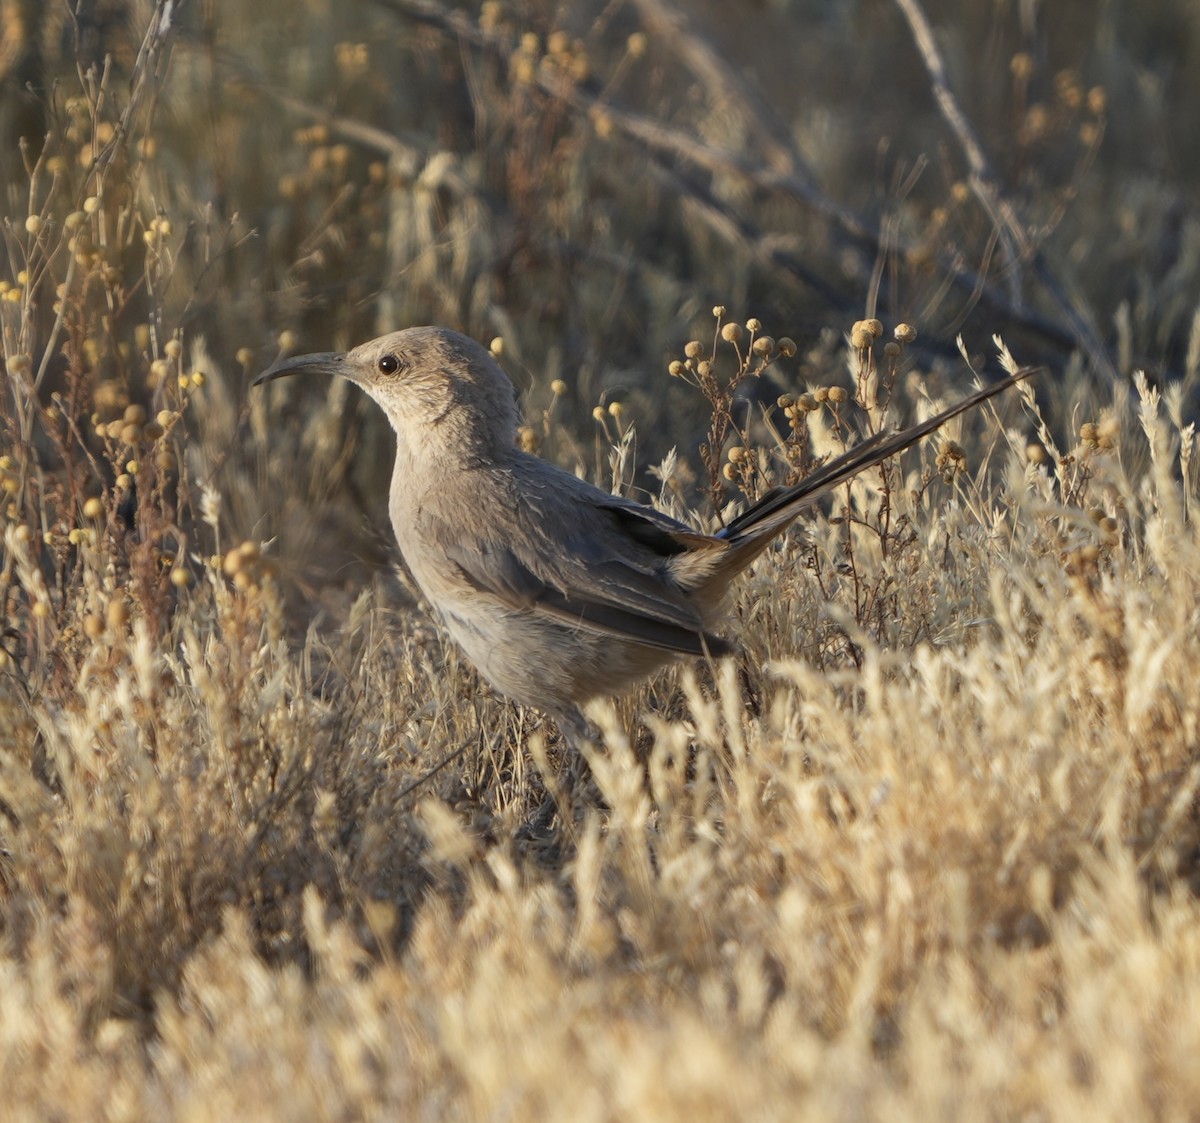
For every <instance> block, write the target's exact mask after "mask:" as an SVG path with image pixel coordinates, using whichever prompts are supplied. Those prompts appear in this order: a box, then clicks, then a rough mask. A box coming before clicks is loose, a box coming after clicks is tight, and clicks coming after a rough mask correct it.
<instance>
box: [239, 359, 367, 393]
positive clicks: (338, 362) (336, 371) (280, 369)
mask: <svg viewBox="0 0 1200 1123" xmlns="http://www.w3.org/2000/svg"><path fill="white" fill-rule="evenodd" d="M292 374H325V375H340V376H341V377H342V378H349V377H350V374H351V372H350V364H349V363H347V362H346V354H345V352H344V351H322V352H320V353H318V354H315V355H296V356H295V357H294V358H291V359H281V360H280V361H279V362H277V363H276V364H275V365H274V366H272V367H270V368H268V369H267V370H264V371H263V372H262V374H260V375H259V376H258V377H257V378H255V379H254V381H253V382H252V383H250V385H251V386H261V385H262V384H263V383H264V382H272V381H274V380H275V379H276V378H287V377H288V376H289V375H292Z"/></svg>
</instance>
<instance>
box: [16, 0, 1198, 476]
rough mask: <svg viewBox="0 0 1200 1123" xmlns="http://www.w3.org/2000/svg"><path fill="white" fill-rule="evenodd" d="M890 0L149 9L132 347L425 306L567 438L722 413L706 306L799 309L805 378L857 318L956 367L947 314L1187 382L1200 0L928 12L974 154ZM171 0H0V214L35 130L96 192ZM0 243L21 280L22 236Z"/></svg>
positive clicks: (256, 333) (665, 431) (335, 322)
mask: <svg viewBox="0 0 1200 1123" xmlns="http://www.w3.org/2000/svg"><path fill="white" fill-rule="evenodd" d="M902 9H903V5H898V4H897V3H894V2H893V0H847V2H844V3H829V2H819V0H775V2H747V3H741V4H736V5H730V4H726V3H716V2H712V3H708V2H703V0H692V2H689V3H686V4H678V3H667V2H663V0H628V2H625V3H618V2H613V0H603V2H601V0H576V2H572V3H562V2H558V3H552V2H541V0H521V2H511V3H496V2H491V3H482V4H460V5H454V4H451V3H439V2H436V0H356V2H353V3H338V4H333V3H324V2H317V0H311V2H307V3H293V2H287V3H283V2H276V0H262V2H260V3H256V4H252V5H247V4H234V3H223V2H221V0H206V2H204V3H201V2H190V3H189V2H181V3H177V4H173V5H167V6H165V7H164V6H163V5H159V6H158V9H157V11H158V17H157V18H159V19H160V20H162V19H163V18H164V17H166V18H169V23H170V27H169V31H168V33H167V34H166V35H164V36H163V39H162V42H161V43H160V44H159V50H160V53H161V54H162V55H163V57H164V60H165V57H166V55H167V54H168V53H169V76H168V75H164V80H163V81H161V83H160V85H159V86H157V87H156V88H155V89H154V91H153V92H152V93H150V94H148V96H147V97H146V100H145V105H144V106H143V107H142V110H141V114H140V116H139V117H138V118H137V119H136V120H135V121H134V122H133V123H132V127H133V129H134V130H135V131H137V130H142V131H145V130H149V129H151V128H152V138H151V140H150V142H149V143H148V144H142V145H141V147H140V148H137V147H135V148H134V150H133V154H132V157H131V160H132V164H133V166H131V167H130V168H129V169H128V175H127V185H128V191H129V192H130V193H131V196H133V197H134V198H135V199H136V203H135V210H137V212H138V214H139V215H140V220H139V221H134V222H131V223H128V224H126V226H125V227H124V229H123V232H124V235H125V237H126V239H127V240H128V245H127V246H126V247H123V248H122V252H120V253H119V254H116V253H113V252H110V253H109V255H108V258H107V259H106V266H107V268H108V269H109V270H110V275H109V276H108V278H107V280H106V281H105V282H104V283H105V284H107V285H109V286H110V288H112V289H113V290H114V291H116V292H118V295H117V297H116V303H115V305H114V307H117V308H119V314H118V316H117V317H115V318H114V321H113V322H112V323H111V325H110V326H109V329H108V330H109V334H110V336H111V352H112V355H113V356H117V354H118V352H119V349H120V344H121V342H122V341H123V340H128V339H129V338H131V332H132V328H133V325H134V324H135V323H141V322H153V323H154V324H155V326H156V327H157V329H158V332H159V333H160V334H162V335H165V336H169V335H171V334H174V333H176V332H182V333H186V335H187V336H189V337H203V338H204V340H205V341H206V348H207V352H208V354H209V355H210V356H211V364H212V366H213V368H214V369H215V370H217V371H220V372H223V377H224V379H226V380H227V381H228V382H229V384H230V386H231V387H232V388H233V389H234V393H235V396H236V397H239V398H240V395H241V392H242V391H241V388H242V385H243V383H244V379H245V376H246V374H247V372H248V370H250V369H254V368H258V367H261V366H263V365H265V364H267V363H268V362H269V361H270V360H271V359H272V358H274V356H275V354H276V352H277V347H278V343H277V340H278V337H279V335H280V333H281V332H284V331H287V332H289V333H291V335H290V337H289V338H290V339H291V340H292V346H295V347H297V348H299V349H302V350H328V349H332V348H342V347H346V346H349V345H352V344H353V343H355V342H359V341H361V340H362V339H364V338H368V337H370V336H373V335H375V334H379V333H380V332H382V331H384V330H391V329H393V328H396V327H400V326H405V325H409V324H415V323H426V322H429V323H439V324H444V325H446V326H451V327H454V328H457V329H459V330H462V331H465V332H467V333H469V334H472V335H475V336H477V337H480V338H483V339H485V340H486V339H489V338H491V337H493V336H496V335H501V336H503V337H504V340H505V344H506V348H507V350H506V355H507V361H508V365H509V369H510V370H511V371H512V373H513V374H514V377H515V379H516V380H517V381H519V382H524V383H525V384H526V386H527V387H529V388H530V392H531V396H532V397H531V400H532V402H533V403H534V404H535V405H537V406H544V405H545V403H546V400H547V398H548V394H549V392H548V390H547V387H548V386H549V384H550V382H551V381H552V380H553V379H555V378H558V377H562V378H565V379H566V380H567V382H568V387H569V397H568V400H567V403H566V404H567V405H569V406H570V407H572V414H571V416H572V417H573V418H574V427H575V429H576V431H577V432H581V433H588V434H589V435H590V433H591V421H590V418H589V414H590V413H591V411H592V409H593V408H594V407H595V405H596V404H597V403H598V402H606V401H607V400H609V399H611V398H613V397H622V398H625V399H627V400H628V401H629V404H630V405H631V406H632V407H633V414H634V416H636V418H637V421H638V426H639V430H640V435H641V439H642V441H643V442H644V443H645V444H646V445H647V447H648V449H649V451H650V455H649V456H648V459H650V460H654V459H656V458H657V456H658V455H660V454H661V453H662V452H663V451H665V449H666V448H667V447H669V446H670V445H671V444H673V443H675V442H676V441H681V440H682V443H683V446H684V447H685V448H687V447H689V444H690V442H689V440H688V438H690V437H694V435H695V434H696V432H697V431H698V426H699V425H700V424H701V423H702V421H703V419H704V416H705V414H704V410H703V406H704V403H702V402H700V401H698V400H696V396H694V395H692V394H691V393H690V392H689V390H688V388H687V387H685V386H682V385H679V384H678V383H672V382H669V381H668V380H667V378H666V377H665V369H666V365H667V362H668V361H669V359H671V358H674V357H676V355H677V354H678V351H679V349H680V347H681V345H682V343H683V341H685V340H686V339H689V338H691V337H692V336H693V335H696V334H700V335H701V337H704V333H706V332H709V331H710V330H711V320H710V318H709V310H710V308H711V307H712V306H713V305H714V304H725V305H727V306H728V307H729V308H730V310H731V313H732V314H733V315H735V316H738V315H743V316H744V315H757V316H760V317H761V318H763V320H764V321H765V322H767V323H768V324H769V325H770V327H771V329H772V330H775V331H776V332H778V333H779V334H788V335H791V336H794V337H796V338H797V340H798V341H799V342H800V345H801V361H800V363H799V370H798V371H795V372H788V374H787V375H786V376H780V378H781V381H784V382H787V381H791V382H792V385H789V386H786V387H785V388H787V389H793V388H795V386H796V385H798V384H799V383H800V382H802V381H803V380H804V379H805V378H810V379H811V378H812V377H813V376H815V375H820V374H827V373H828V371H829V369H835V370H836V369H837V366H838V364H839V362H840V359H839V358H838V353H839V350H840V346H841V339H842V336H843V334H844V333H845V332H846V331H847V330H848V328H849V325H850V324H851V323H852V322H853V321H854V320H856V319H858V318H860V317H862V316H864V315H873V316H878V317H879V318H881V319H882V320H883V321H884V322H885V323H887V324H889V325H891V324H894V323H896V322H900V321H907V322H911V323H913V324H914V325H916V327H917V328H918V330H919V332H920V347H919V350H918V351H917V352H916V353H915V355H914V362H915V363H917V364H918V365H920V366H921V367H922V368H923V369H927V368H930V367H934V366H938V365H939V364H942V365H944V364H945V361H946V360H947V359H948V360H949V362H950V364H951V366H952V368H953V371H954V373H953V378H954V379H955V380H962V379H964V378H965V372H964V371H963V370H962V369H961V366H959V365H957V364H958V360H957V351H956V346H955V342H954V340H955V336H956V334H957V333H959V332H961V333H962V335H963V338H964V342H965V347H966V349H967V350H968V352H969V353H970V354H971V355H972V356H983V355H985V354H987V353H988V352H989V351H990V349H991V344H990V339H991V336H992V335H993V333H995V332H1000V333H1002V334H1003V335H1004V336H1005V339H1006V341H1007V342H1008V343H1009V345H1010V346H1011V347H1012V348H1013V349H1014V351H1015V352H1016V353H1017V354H1018V355H1019V357H1020V358H1021V359H1022V360H1023V361H1026V362H1045V363H1046V364H1047V365H1048V366H1049V367H1050V369H1051V371H1052V372H1053V378H1052V380H1051V381H1059V382H1061V381H1063V380H1065V379H1070V381H1072V382H1074V380H1075V379H1074V378H1073V377H1071V376H1072V375H1078V374H1080V373H1086V374H1087V375H1088V376H1089V377H1091V378H1093V379H1094V380H1095V381H1096V382H1099V383H1100V384H1101V385H1103V384H1104V383H1106V382H1108V381H1111V379H1112V378H1113V377H1114V375H1117V374H1128V373H1129V372H1130V370H1131V369H1132V368H1133V367H1135V366H1144V367H1147V368H1148V369H1149V370H1150V372H1151V373H1152V375H1154V376H1156V377H1163V378H1167V377H1173V378H1186V379H1187V380H1188V381H1189V384H1190V382H1191V381H1192V380H1194V378H1195V372H1196V368H1197V354H1196V353H1197V351H1198V350H1200V348H1198V347H1197V343H1196V340H1197V332H1196V330H1195V324H1196V310H1197V304H1198V297H1200V278H1198V272H1200V253H1198V251H1200V239H1198V233H1197V223H1196V219H1195V215H1194V213H1193V211H1194V206H1195V201H1196V184H1197V170H1198V169H1197V162H1198V161H1200V152H1198V151H1197V148H1196V145H1195V144H1194V143H1192V138H1193V137H1194V136H1195V135H1196V133H1197V127H1198V125H1200V121H1197V116H1198V114H1200V95H1198V93H1197V90H1196V83H1195V81H1194V77H1193V76H1194V73H1195V63H1196V55H1197V52H1198V51H1200V11H1198V10H1197V8H1196V6H1195V5H1194V4H1193V3H1190V2H1189V0H1142V2H1138V3H1133V2H1131V0H1126V2H1119V0H1101V2H1096V0H1056V2H1055V3H1054V4H1053V5H1038V4H1029V3H1017V2H1016V0H1011V2H1009V0H973V2H969V3H950V2H936V0H935V2H932V3H930V4H929V5H928V18H929V21H930V23H931V24H932V27H933V29H934V42H935V43H936V48H937V50H938V51H939V52H940V54H941V55H942V56H943V58H944V61H945V64H946V66H947V68H948V73H947V77H948V81H949V86H950V88H951V89H952V90H953V92H954V94H955V95H956V97H957V99H958V100H959V102H960V104H961V108H962V110H963V112H964V113H965V116H966V118H967V119H968V121H969V122H970V125H971V127H972V128H973V130H974V132H975V134H976V135H977V137H978V139H979V141H980V144H981V147H982V151H983V153H984V154H985V155H986V158H987V160H988V165H987V167H985V168H984V169H983V175H982V176H981V177H975V178H973V177H972V168H971V166H970V161H969V160H968V158H967V156H966V155H965V154H964V145H963V135H962V133H961V132H959V131H956V130H955V129H954V128H952V127H951V126H950V125H949V124H948V122H947V119H946V118H945V117H944V116H943V114H942V113H941V112H940V111H939V107H938V104H937V102H936V100H935V98H934V95H933V93H932V92H931V82H930V76H929V72H928V70H927V65H926V64H927V62H928V61H929V58H928V55H927V54H926V57H923V55H922V52H921V51H919V50H918V48H917V46H916V43H915V41H914V36H913V34H912V30H911V27H910V23H909V21H908V20H907V19H906V16H905V14H904V11H903V10H902ZM155 10H156V9H155V5H154V4H152V3H151V2H150V0H89V2H84V3H81V4H78V5H68V4H66V3H63V4H53V3H43V2H41V0H3V18H4V42H3V49H2V51H0V77H2V81H3V86H2V87H0V89H2V96H0V151H2V152H4V153H5V154H6V159H5V161H4V163H3V165H2V168H0V175H2V177H3V204H4V210H5V213H7V214H8V215H10V216H12V217H14V218H15V219H20V218H22V217H23V216H24V213H25V211H26V209H27V207H28V206H29V205H30V199H29V195H30V192H29V179H28V174H27V171H26V168H24V167H22V161H21V160H18V159H14V158H13V155H14V154H15V153H16V152H17V150H18V148H17V146H18V142H19V141H20V142H22V143H23V145H24V148H23V152H24V155H25V159H24V163H25V164H26V165H31V164H32V161H33V160H34V159H35V158H36V157H37V156H38V154H39V153H40V152H41V151H42V145H43V141H44V138H46V139H45V144H46V149H45V152H46V153H48V154H50V155H57V156H59V157H61V158H62V172H61V175H62V183H61V187H60V192H61V194H63V195H65V196H66V197H70V198H73V199H74V205H76V206H78V205H79V204H81V203H82V201H83V199H84V198H85V197H87V196H88V195H91V194H93V193H94V191H95V182H94V180H93V179H90V177H91V176H92V174H93V173H92V171H91V170H89V169H90V168H92V164H91V162H92V161H93V160H94V158H95V156H96V154H97V153H98V152H100V151H102V150H103V147H104V145H105V144H109V143H112V142H113V141H114V137H113V134H112V129H113V127H114V123H115V116H116V114H117V113H119V112H120V111H121V109H122V108H123V107H124V106H125V104H126V103H127V100H128V96H129V93H128V91H129V87H130V81H131V77H132V75H133V72H134V68H135V64H136V60H137V59H138V57H139V49H140V48H141V47H142V45H143V44H142V37H143V35H144V33H145V30H146V28H147V27H148V26H150V25H151V24H152V22H153V21H152V19H151V16H152V14H153V12H154V11H155ZM90 67H94V68H96V76H94V77H93V79H92V81H93V83H95V82H97V81H98V77H97V76H98V75H99V73H100V71H101V70H102V69H103V68H104V67H108V68H109V70H110V73H109V77H108V82H107V95H106V96H107V102H106V104H105V106H103V107H102V108H101V111H100V113H99V116H98V118H97V119H96V120H95V122H93V121H92V120H91V115H90V114H89V113H88V112H85V110H84V109H83V107H82V106H81V105H80V102H81V101H83V100H86V98H81V92H82V91H81V85H82V86H83V87H86V86H87V79H86V77H85V76H86V73H87V71H88V68H90ZM151 120H153V125H152V126H151V125H150V121H151ZM93 127H95V128H98V129H100V130H101V135H99V136H94V135H90V133H91V130H92V129H93ZM135 139H138V140H139V141H140V140H141V139H142V132H138V133H137V137H135ZM981 185H982V186H981ZM115 194H116V192H115V191H113V190H111V189H110V193H109V199H110V200H112V199H114V197H115ZM997 199H999V200H1000V201H1001V202H1002V205H1003V206H1004V207H1005V208H1009V211H1008V213H1010V214H1011V215H1012V216H1013V217H1012V222H1011V223H1010V225H1009V226H1008V227H1007V228H1005V227H1004V226H1003V225H998V223H997V222H996V221H994V218H993V213H994V206H995V201H996V200H997ZM40 202H41V200H34V205H35V206H36V205H40ZM116 205H120V204H119V202H118V203H117V204H116ZM989 207H991V208H992V211H989ZM156 214H157V215H164V216H167V217H168V218H169V219H171V220H172V222H173V226H172V235H171V237H170V238H169V239H164V242H165V243H166V246H167V248H169V253H170V257H171V262H170V269H169V271H168V272H167V273H165V274H164V275H163V277H162V278H161V283H160V284H159V285H158V286H157V287H154V288H153V291H152V286H150V285H148V284H146V283H143V280H142V278H143V275H144V272H145V262H144V260H143V257H144V250H145V247H144V246H143V245H142V241H141V237H142V229H141V226H144V224H145V222H147V221H151V220H152V218H153V216H154V215H156ZM8 257H9V263H8V271H9V281H10V283H14V284H15V281H16V274H17V272H19V270H20V268H21V267H22V253H21V252H20V247H19V246H17V245H14V242H13V238H12V236H11V235H10V238H9V254H8ZM113 271H115V273H114V272H113ZM243 349H246V350H243ZM239 352H241V361H239V360H238V359H237V358H236V356H238V354H239ZM101 358H103V357H101ZM114 361H115V362H116V365H117V368H118V371H117V373H118V374H119V375H120V376H121V377H123V378H124V379H125V380H126V381H130V380H131V379H132V377H133V375H132V372H131V371H130V369H129V367H128V364H127V362H123V361H122V360H120V359H119V357H118V358H115V359H114ZM778 389H779V387H778V386H776V385H774V384H773V385H772V386H771V387H770V388H769V389H768V391H764V394H765V396H767V397H769V398H771V399H773V398H774V396H775V393H777V392H778ZM1103 392H1104V393H1107V392H1108V391H1107V390H1104V391H1103ZM350 400H351V402H352V403H353V402H354V399H350ZM350 408H352V409H355V410H358V409H362V408H363V407H362V406H361V404H352V405H351V406H350ZM368 414H369V411H368V412H366V413H364V416H368ZM367 424H368V426H370V427H373V426H376V425H377V424H378V422H377V420H376V419H373V418H372V419H370V420H368V421H367ZM381 455H382V454H381ZM360 482H361V483H363V487H364V489H365V490H368V491H370V490H372V489H371V488H369V487H366V484H365V481H360Z"/></svg>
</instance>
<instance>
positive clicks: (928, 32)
mask: <svg viewBox="0 0 1200 1123" xmlns="http://www.w3.org/2000/svg"><path fill="white" fill-rule="evenodd" d="M896 6H897V7H898V8H899V9H900V11H901V12H902V13H903V15H904V18H905V19H906V20H907V21H908V25H909V29H910V30H911V31H912V35H913V40H914V42H915V43H916V46H917V50H918V51H919V53H920V55H921V59H922V61H923V62H924V63H925V69H926V70H927V71H928V73H929V78H930V82H931V84H932V87H933V95H934V99H935V100H936V101H937V104H938V108H939V109H940V110H941V113H942V116H943V117H944V118H945V119H946V123H947V124H948V125H949V126H950V129H951V131H952V132H953V133H954V136H955V137H956V139H957V140H958V143H959V146H960V147H961V148H962V150H963V154H964V155H965V156H966V159H967V167H968V169H969V175H968V182H969V184H970V186H971V190H972V191H973V192H974V193H975V195H976V197H977V198H978V199H979V201H980V203H982V204H983V207H984V210H986V211H987V213H988V216H989V217H990V218H991V220H992V222H993V223H994V224H995V226H996V229H997V231H998V233H999V236H1000V239H1001V241H1002V242H1003V244H1004V245H1005V246H1006V247H1007V250H1008V256H1009V259H1010V261H1009V269H1008V271H1007V272H1008V275H1009V283H1010V286H1012V293H1011V296H1010V303H1011V304H1012V306H1013V307H1016V308H1019V307H1021V305H1022V304H1023V301H1022V300H1021V296H1020V292H1019V290H1018V288H1017V286H1018V284H1019V273H1018V271H1017V268H1016V265H1017V263H1018V262H1022V261H1029V262H1030V264H1032V266H1033V269H1034V272H1035V274H1036V275H1037V277H1038V280H1039V281H1041V283H1042V285H1043V287H1044V288H1045V290H1046V292H1047V294H1048V295H1049V297H1050V299H1051V300H1052V301H1053V302H1054V303H1055V305H1056V306H1057V307H1058V310H1059V312H1060V313H1061V314H1062V315H1063V317H1064V318H1065V319H1066V321H1067V323H1068V324H1069V325H1070V327H1071V331H1072V332H1073V333H1074V335H1075V337H1076V341H1077V343H1078V346H1079V347H1080V348H1081V349H1082V350H1083V351H1084V353H1085V354H1086V355H1087V357H1088V359H1089V361H1091V362H1094V363H1096V364H1097V365H1098V366H1099V367H1100V369H1101V370H1102V371H1103V372H1104V373H1105V374H1106V375H1107V376H1108V378H1109V379H1110V380H1112V381H1113V382H1116V381H1117V380H1118V379H1119V377H1120V375H1119V372H1118V371H1117V369H1116V367H1115V366H1114V365H1113V363H1112V360H1111V359H1110V357H1109V355H1108V351H1107V348H1106V347H1105V346H1104V343H1103V341H1102V340H1101V339H1100V336H1099V335H1098V334H1097V332H1096V329H1095V327H1094V326H1093V324H1092V323H1091V320H1090V318H1089V317H1088V315H1087V313H1086V312H1085V310H1084V309H1083V308H1082V307H1081V306H1080V304H1079V302H1078V301H1076V300H1074V299H1072V297H1071V295H1070V294H1069V293H1068V292H1067V290H1066V289H1065V287H1064V286H1063V284H1062V282H1061V281H1060V280H1059V279H1058V277H1057V275H1056V274H1055V271H1054V269H1053V268H1052V267H1051V265H1050V263H1049V262H1048V261H1046V255H1045V254H1044V253H1043V252H1042V248H1041V246H1040V245H1037V244H1035V243H1033V242H1031V240H1030V238H1029V231H1028V228H1027V226H1026V225H1025V223H1024V221H1023V220H1022V219H1021V217H1020V215H1019V214H1018V213H1017V209H1016V207H1015V205H1014V204H1013V202H1012V200H1011V199H1009V198H1008V197H1007V196H1006V195H1005V194H1004V192H1003V190H1002V188H1001V185H1000V179H999V177H998V176H997V175H996V173H995V170H994V169H993V168H992V166H991V162H990V161H989V160H988V158H987V155H986V154H985V152H984V150H983V144H982V142H981V141H980V139H979V136H978V134H977V133H976V131H975V128H974V126H973V125H972V124H971V122H970V119H969V118H968V117H967V115H966V113H965V112H964V111H963V108H962V105H961V104H960V103H959V100H958V98H957V97H956V96H955V94H954V91H953V90H952V89H951V88H950V80H949V77H948V75H947V73H946V63H945V60H944V59H943V58H942V53H941V51H940V50H939V49H938V45H937V41H936V39H935V37H934V34H933V27H932V26H931V25H930V23H929V17H928V16H927V15H926V14H925V9H924V8H923V7H922V5H921V3H920V0H896Z"/></svg>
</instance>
